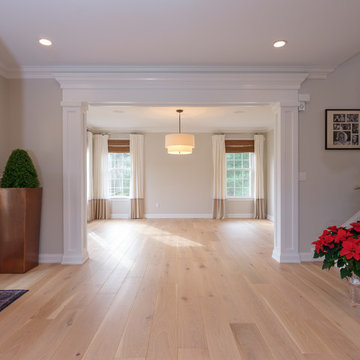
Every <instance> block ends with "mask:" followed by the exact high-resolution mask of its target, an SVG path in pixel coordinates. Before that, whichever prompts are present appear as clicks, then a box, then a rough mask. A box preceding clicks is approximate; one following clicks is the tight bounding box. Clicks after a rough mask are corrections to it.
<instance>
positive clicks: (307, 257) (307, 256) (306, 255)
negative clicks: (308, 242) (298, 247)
mask: <svg viewBox="0 0 360 360" xmlns="http://www.w3.org/2000/svg"><path fill="white" fill-rule="evenodd" d="M314 250H315V246H314V245H313V246H311V251H308V252H301V253H300V260H301V262H309V261H323V259H321V258H316V259H314V258H313V255H314Z"/></svg>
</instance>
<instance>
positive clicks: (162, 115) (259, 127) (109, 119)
mask: <svg viewBox="0 0 360 360" xmlns="http://www.w3.org/2000/svg"><path fill="white" fill-rule="evenodd" d="M179 108H180V109H183V110H184V112H183V113H182V115H181V123H182V132H191V133H219V132H220V133H237V132H253V131H267V130H269V129H271V128H273V125H274V113H273V111H272V108H271V106H270V105H266V104H257V105H251V104H246V105H242V106H210V107H200V106H191V107H190V106H185V107H181V106H89V111H88V127H89V128H91V129H93V130H98V131H106V132H111V133H130V132H145V133H149V132H156V133H163V132H166V133H167V132H177V131H178V113H177V112H176V109H179Z"/></svg>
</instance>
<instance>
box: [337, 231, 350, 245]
mask: <svg viewBox="0 0 360 360" xmlns="http://www.w3.org/2000/svg"><path fill="white" fill-rule="evenodd" d="M350 237H352V234H351V232H350V231H349V230H345V229H343V228H340V229H339V231H338V233H337V234H336V235H335V237H334V242H335V243H336V244H338V243H339V242H341V241H345V240H347V239H348V238H350Z"/></svg>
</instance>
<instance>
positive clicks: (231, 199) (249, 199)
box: [226, 197, 254, 201]
mask: <svg viewBox="0 0 360 360" xmlns="http://www.w3.org/2000/svg"><path fill="white" fill-rule="evenodd" d="M226 200H227V201H254V199H253V198H243V197H228V198H226Z"/></svg>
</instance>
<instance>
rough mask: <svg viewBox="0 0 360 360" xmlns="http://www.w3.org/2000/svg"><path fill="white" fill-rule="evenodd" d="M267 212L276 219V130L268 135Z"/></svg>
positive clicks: (266, 157) (266, 165)
mask: <svg viewBox="0 0 360 360" xmlns="http://www.w3.org/2000/svg"><path fill="white" fill-rule="evenodd" d="M265 151H266V156H265V159H266V164H265V167H266V180H265V187H266V209H267V210H266V212H267V216H268V218H269V219H271V220H273V218H274V205H275V194H274V189H275V178H274V176H275V167H274V165H275V157H274V130H271V131H269V132H267V133H266V145H265Z"/></svg>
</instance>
